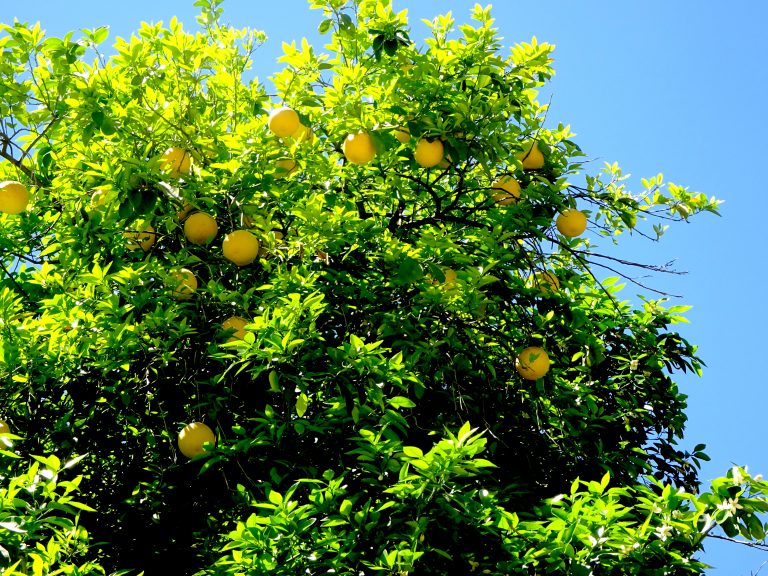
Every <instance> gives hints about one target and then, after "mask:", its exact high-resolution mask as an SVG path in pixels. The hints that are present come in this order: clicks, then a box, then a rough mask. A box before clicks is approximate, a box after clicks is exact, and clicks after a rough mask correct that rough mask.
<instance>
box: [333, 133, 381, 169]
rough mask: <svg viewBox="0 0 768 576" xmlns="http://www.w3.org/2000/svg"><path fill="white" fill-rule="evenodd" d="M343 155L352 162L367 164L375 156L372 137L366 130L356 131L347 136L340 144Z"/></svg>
mask: <svg viewBox="0 0 768 576" xmlns="http://www.w3.org/2000/svg"><path fill="white" fill-rule="evenodd" d="M341 149H342V151H343V152H344V157H345V158H346V159H347V160H348V161H349V162H352V163H353V164H367V163H368V162H370V161H371V160H373V157H374V156H376V148H375V146H374V145H373V138H371V135H370V134H368V132H358V133H357V134H350V135H349V136H347V138H346V140H344V143H343V144H342V145H341Z"/></svg>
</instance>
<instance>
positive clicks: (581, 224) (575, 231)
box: [555, 210, 587, 238]
mask: <svg viewBox="0 0 768 576" xmlns="http://www.w3.org/2000/svg"><path fill="white" fill-rule="evenodd" d="M555 225H556V226H557V229H558V230H559V231H560V234H562V235H563V236H567V237H568V238H575V237H576V236H580V235H581V234H583V233H584V230H586V229H587V215H586V214H584V212H581V211H579V210H566V211H565V212H563V213H562V214H560V215H559V216H558V217H557V220H556V221H555Z"/></svg>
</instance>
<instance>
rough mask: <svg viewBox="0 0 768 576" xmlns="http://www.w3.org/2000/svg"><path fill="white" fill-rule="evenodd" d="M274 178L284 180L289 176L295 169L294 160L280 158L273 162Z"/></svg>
mask: <svg viewBox="0 0 768 576" xmlns="http://www.w3.org/2000/svg"><path fill="white" fill-rule="evenodd" d="M275 166H276V169H275V178H285V177H286V176H290V174H291V172H293V171H294V169H295V168H296V160H294V159H293V158H280V159H279V160H277V161H276V162H275Z"/></svg>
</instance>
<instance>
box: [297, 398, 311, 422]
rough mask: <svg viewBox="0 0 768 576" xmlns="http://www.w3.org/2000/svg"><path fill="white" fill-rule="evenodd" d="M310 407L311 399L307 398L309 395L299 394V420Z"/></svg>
mask: <svg viewBox="0 0 768 576" xmlns="http://www.w3.org/2000/svg"><path fill="white" fill-rule="evenodd" d="M308 405H309V399H308V398H307V395H306V394H303V393H302V394H299V397H298V398H297V399H296V414H297V415H298V417H299V418H301V417H303V416H304V414H305V412H306V411H307V406H308Z"/></svg>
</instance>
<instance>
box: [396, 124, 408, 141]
mask: <svg viewBox="0 0 768 576" xmlns="http://www.w3.org/2000/svg"><path fill="white" fill-rule="evenodd" d="M395 138H397V140H398V142H401V143H402V144H406V143H408V142H410V141H411V132H410V131H409V130H408V128H405V127H402V126H401V127H400V128H395Z"/></svg>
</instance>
